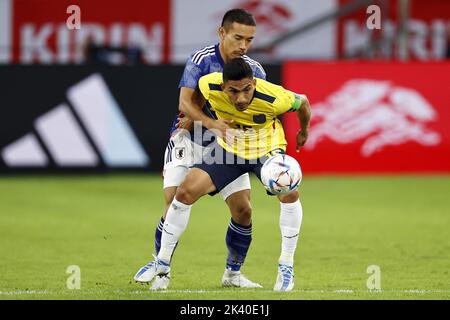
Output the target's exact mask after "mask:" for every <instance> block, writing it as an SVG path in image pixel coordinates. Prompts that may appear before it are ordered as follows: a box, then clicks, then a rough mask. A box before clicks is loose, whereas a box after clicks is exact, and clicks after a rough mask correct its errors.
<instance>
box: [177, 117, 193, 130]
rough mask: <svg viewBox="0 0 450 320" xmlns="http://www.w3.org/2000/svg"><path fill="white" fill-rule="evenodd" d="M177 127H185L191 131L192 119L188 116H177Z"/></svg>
mask: <svg viewBox="0 0 450 320" xmlns="http://www.w3.org/2000/svg"><path fill="white" fill-rule="evenodd" d="M175 127H176V128H177V129H186V130H188V131H192V129H193V128H194V121H192V120H191V119H189V118H188V117H183V118H178V122H177V123H176V124H175Z"/></svg>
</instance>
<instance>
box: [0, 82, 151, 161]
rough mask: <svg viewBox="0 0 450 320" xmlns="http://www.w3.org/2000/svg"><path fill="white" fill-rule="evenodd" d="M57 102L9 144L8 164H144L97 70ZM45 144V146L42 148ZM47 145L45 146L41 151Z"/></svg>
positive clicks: (143, 154)
mask: <svg viewBox="0 0 450 320" xmlns="http://www.w3.org/2000/svg"><path fill="white" fill-rule="evenodd" d="M67 99H68V102H69V103H61V104H60V105H58V106H57V107H55V108H54V109H52V110H50V111H49V112H47V113H45V114H44V115H42V116H40V117H39V118H37V119H36V120H35V122H34V130H33V131H32V132H30V133H28V134H26V135H25V136H23V137H21V138H20V139H18V140H16V141H14V142H13V143H11V144H9V145H8V146H6V147H5V148H3V150H2V151H1V156H2V158H3V160H4V162H5V163H6V165H7V166H9V167H46V166H48V165H49V164H50V159H49V157H51V159H52V160H53V162H54V163H55V165H56V166H58V167H97V166H99V165H100V164H101V163H102V162H103V163H104V164H105V165H106V166H107V167H135V168H139V167H147V166H148V165H149V164H150V159H149V157H148V156H147V154H146V152H145V151H144V149H143V147H142V145H141V144H140V143H139V141H138V139H137V137H136V135H135V134H134V132H133V130H132V128H131V126H130V125H129V123H128V122H127V120H126V118H125V116H124V115H123V113H122V111H121V109H120V107H119V105H118V104H117V102H116V100H115V99H114V97H113V96H112V94H111V92H110V91H109V89H108V87H107V85H106V83H105V81H104V80H103V78H102V77H101V75H100V74H93V75H91V76H89V77H88V78H86V79H84V80H82V81H81V82H79V83H77V84H75V85H73V86H72V87H70V88H69V89H68V91H67ZM44 148H45V149H44ZM45 150H47V152H46V151H45Z"/></svg>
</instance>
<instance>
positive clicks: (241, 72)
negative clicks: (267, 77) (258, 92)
mask: <svg viewBox="0 0 450 320" xmlns="http://www.w3.org/2000/svg"><path fill="white" fill-rule="evenodd" d="M245 78H251V79H253V70H252V68H250V65H249V64H248V63H247V62H245V60H244V59H242V58H235V59H232V60H230V61H229V62H228V63H226V64H225V65H224V66H223V82H224V83H225V82H227V81H228V80H242V79H245Z"/></svg>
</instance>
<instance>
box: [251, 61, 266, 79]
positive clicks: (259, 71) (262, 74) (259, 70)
mask: <svg viewBox="0 0 450 320" xmlns="http://www.w3.org/2000/svg"><path fill="white" fill-rule="evenodd" d="M254 74H255V77H256V78H259V79H263V80H266V71H265V70H264V68H263V67H262V66H261V65H260V64H259V63H258V66H257V67H256V68H255V71H254Z"/></svg>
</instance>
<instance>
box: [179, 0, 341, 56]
mask: <svg viewBox="0 0 450 320" xmlns="http://www.w3.org/2000/svg"><path fill="white" fill-rule="evenodd" d="M337 6H338V3H337V0H301V1H292V0H230V1H222V2H219V1H210V0H190V1H185V0H172V13H171V14H172V17H171V21H172V36H171V46H172V51H171V57H170V60H171V62H176V63H184V62H185V61H186V59H187V57H188V56H189V55H190V54H191V53H192V52H194V51H195V50H198V49H200V48H202V47H203V46H206V45H210V44H214V43H217V42H219V37H218V34H217V29H218V28H219V27H220V24H221V21H222V17H223V15H224V13H225V12H226V11H227V10H229V9H232V8H244V9H247V10H248V11H250V12H252V13H253V15H254V17H255V19H256V23H257V31H256V37H255V42H254V44H253V46H254V47H258V46H262V45H265V44H267V43H270V42H271V41H273V40H274V39H276V38H277V37H278V36H280V35H281V34H283V33H286V32H289V31H291V30H294V29H296V28H298V27H300V26H303V25H304V24H305V23H308V22H310V21H312V20H314V19H315V18H318V17H321V16H323V15H325V14H327V13H330V12H332V11H333V10H335V9H336V8H337ZM336 30H337V28H336V23H335V22H333V21H328V22H326V23H324V24H321V25H320V26H318V27H316V28H313V29H311V30H309V31H308V32H305V33H302V34H300V35H298V36H295V37H293V38H291V39H289V40H287V41H285V42H283V43H281V44H280V45H278V46H277V47H276V48H275V49H274V50H273V51H272V52H271V55H272V56H273V57H276V58H277V59H286V58H297V59H298V58H304V59H309V58H314V59H320V58H334V57H335V53H336V32H337V31H336Z"/></svg>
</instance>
